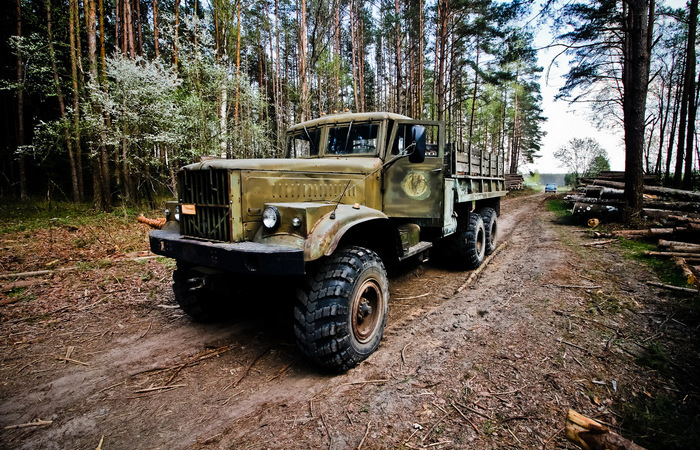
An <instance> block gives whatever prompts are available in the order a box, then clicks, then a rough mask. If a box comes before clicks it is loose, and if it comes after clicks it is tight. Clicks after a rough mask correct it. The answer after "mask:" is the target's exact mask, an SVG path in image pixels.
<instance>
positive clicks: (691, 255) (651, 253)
mask: <svg viewBox="0 0 700 450" xmlns="http://www.w3.org/2000/svg"><path fill="white" fill-rule="evenodd" d="M644 255H646V256H667V257H669V258H671V257H674V256H678V257H679V258H697V257H698V254H697V253H691V252H654V251H651V250H647V251H645V252H644Z"/></svg>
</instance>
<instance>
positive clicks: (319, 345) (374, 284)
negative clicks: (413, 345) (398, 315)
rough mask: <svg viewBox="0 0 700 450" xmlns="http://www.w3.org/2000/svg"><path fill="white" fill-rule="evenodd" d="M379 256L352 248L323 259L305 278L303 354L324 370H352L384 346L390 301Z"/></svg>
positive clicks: (300, 315) (300, 317) (300, 306)
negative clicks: (381, 342) (381, 345)
mask: <svg viewBox="0 0 700 450" xmlns="http://www.w3.org/2000/svg"><path fill="white" fill-rule="evenodd" d="M388 286H389V283H388V281H387V276H386V270H385V268H384V264H383V263H382V261H381V259H380V258H379V256H377V254H376V253H374V252H373V251H371V250H368V249H366V248H363V247H354V246H353V247H346V248H343V249H340V250H338V251H337V252H336V253H335V254H334V255H332V256H330V257H328V258H325V259H324V260H322V261H320V262H319V263H318V264H317V265H316V266H315V267H313V268H312V269H311V270H310V271H309V274H308V275H307V276H306V277H305V279H304V284H303V286H302V287H301V288H300V289H299V291H298V293H297V304H296V307H295V308H294V334H295V335H296V338H297V343H298V344H299V348H300V349H301V351H302V352H303V353H304V354H305V355H306V356H308V357H309V358H311V359H313V360H314V361H316V362H317V363H318V364H319V365H320V366H322V367H325V368H328V369H331V370H334V371H341V372H342V371H346V370H348V369H350V368H352V367H354V366H356V365H357V364H359V363H360V362H361V361H363V360H365V359H366V358H367V357H368V356H369V355H371V354H372V353H374V351H375V350H376V349H377V348H378V347H379V342H380V341H381V339H382V335H383V333H384V326H385V324H386V316H387V311H388V304H389V303H388V302H389V287H388Z"/></svg>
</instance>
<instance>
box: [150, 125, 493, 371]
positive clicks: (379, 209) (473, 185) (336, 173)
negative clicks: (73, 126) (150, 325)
mask: <svg viewBox="0 0 700 450" xmlns="http://www.w3.org/2000/svg"><path fill="white" fill-rule="evenodd" d="M445 135H446V134H445V123H444V122H439V121H425V120H412V119H411V118H409V117H406V116H403V115H398V114H391V113H383V112H374V113H342V114H333V115H328V116H323V117H321V118H318V119H314V120H310V121H307V122H304V123H301V124H298V125H295V126H293V127H292V128H290V129H289V130H288V132H287V151H288V154H287V156H288V157H287V158H285V159H250V160H232V159H212V160H207V161H203V162H201V163H196V164H191V165H188V166H186V167H184V168H183V169H182V170H180V172H179V174H178V201H177V202H169V203H168V204H167V209H166V218H167V221H166V224H165V225H164V226H163V227H162V229H161V230H156V231H153V232H151V234H150V245H151V250H152V251H153V252H154V253H156V254H159V255H163V256H167V257H170V258H174V259H175V260H176V261H177V269H176V270H175V272H174V274H173V280H174V283H173V290H174V293H175V299H176V300H177V302H178V303H179V304H180V306H181V308H182V309H183V310H184V311H185V312H186V313H187V314H189V315H190V316H192V317H193V318H194V319H196V320H201V321H206V320H210V319H214V318H216V317H218V316H219V314H220V311H221V310H222V308H223V307H225V306H226V305H227V303H228V304H229V305H230V304H231V302H235V301H236V300H237V299H236V298H232V294H231V292H232V291H231V283H230V281H231V280H237V282H239V283H245V282H246V275H251V274H256V275H257V274H263V275H277V276H293V277H292V279H294V280H295V282H296V283H298V289H297V295H296V299H295V307H294V332H295V335H296V339H297V343H298V345H299V347H300V349H301V350H302V352H303V353H304V354H305V355H307V356H308V357H310V358H311V359H313V360H314V361H316V362H317V363H318V364H319V365H321V366H323V367H326V368H330V369H333V370H338V371H344V370H347V369H349V368H351V367H353V366H355V365H357V364H358V363H359V362H360V361H362V360H364V359H365V358H367V357H368V356H369V355H370V354H372V353H373V352H374V351H375V350H376V349H377V347H378V346H379V342H380V340H381V338H382V334H383V332H384V326H385V323H386V317H387V310H388V302H389V290H388V281H387V275H386V273H387V270H386V267H387V266H391V265H394V264H397V263H399V262H401V261H403V260H406V259H408V258H411V257H414V258H421V259H422V260H426V259H427V257H428V253H429V251H430V250H431V249H433V250H436V252H435V253H436V254H438V255H439V257H440V258H443V259H445V260H446V261H447V262H449V263H451V264H453V265H455V266H458V267H461V268H464V269H474V268H476V267H478V266H479V265H480V264H481V263H482V261H483V260H484V257H485V255H487V254H489V253H490V252H492V251H493V250H494V248H495V242H496V231H497V225H496V222H497V217H498V216H499V214H500V198H501V197H502V196H504V195H505V194H506V191H505V181H504V178H503V163H502V161H501V160H500V159H499V157H498V155H496V154H490V153H485V152H484V153H482V152H476V151H475V152H471V153H467V152H461V151H459V150H460V149H459V148H458V145H457V144H455V143H448V142H446V140H445ZM248 278H250V277H248ZM290 300H292V299H290Z"/></svg>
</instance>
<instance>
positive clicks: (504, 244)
mask: <svg viewBox="0 0 700 450" xmlns="http://www.w3.org/2000/svg"><path fill="white" fill-rule="evenodd" d="M506 244H508V242H504V243H502V244H501V245H499V246H498V247H497V248H496V250H494V251H493V253H491V254H490V255H489V256H488V257H487V258H486V259H485V260H484V262H482V263H481V265H480V266H479V268H478V269H476V270H474V271H473V272H472V273H471V274H470V275H469V277H468V278H467V281H465V282H464V283H463V284H462V285H461V286H460V287H458V288H457V290H456V291H455V292H454V293H455V294H458V293H460V292H462V291H463V290H464V288H466V287H467V286H469V285H470V284H471V283H472V281H474V280H475V279H476V277H478V276H479V274H480V273H481V272H482V271H483V270H484V269H485V268H486V266H488V265H489V263H490V262H491V260H492V259H493V258H494V256H496V255H497V254H498V252H500V251H501V250H503V249H504V248H505V247H506Z"/></svg>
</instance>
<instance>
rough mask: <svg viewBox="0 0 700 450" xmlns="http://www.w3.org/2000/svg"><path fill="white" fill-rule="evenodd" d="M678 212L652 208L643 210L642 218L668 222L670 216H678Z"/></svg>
mask: <svg viewBox="0 0 700 450" xmlns="http://www.w3.org/2000/svg"><path fill="white" fill-rule="evenodd" d="M677 213H678V211H667V210H665V209H651V208H644V209H643V210H642V214H641V216H642V217H643V218H647V219H653V220H666V219H668V217H669V216H671V215H673V214H677Z"/></svg>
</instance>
